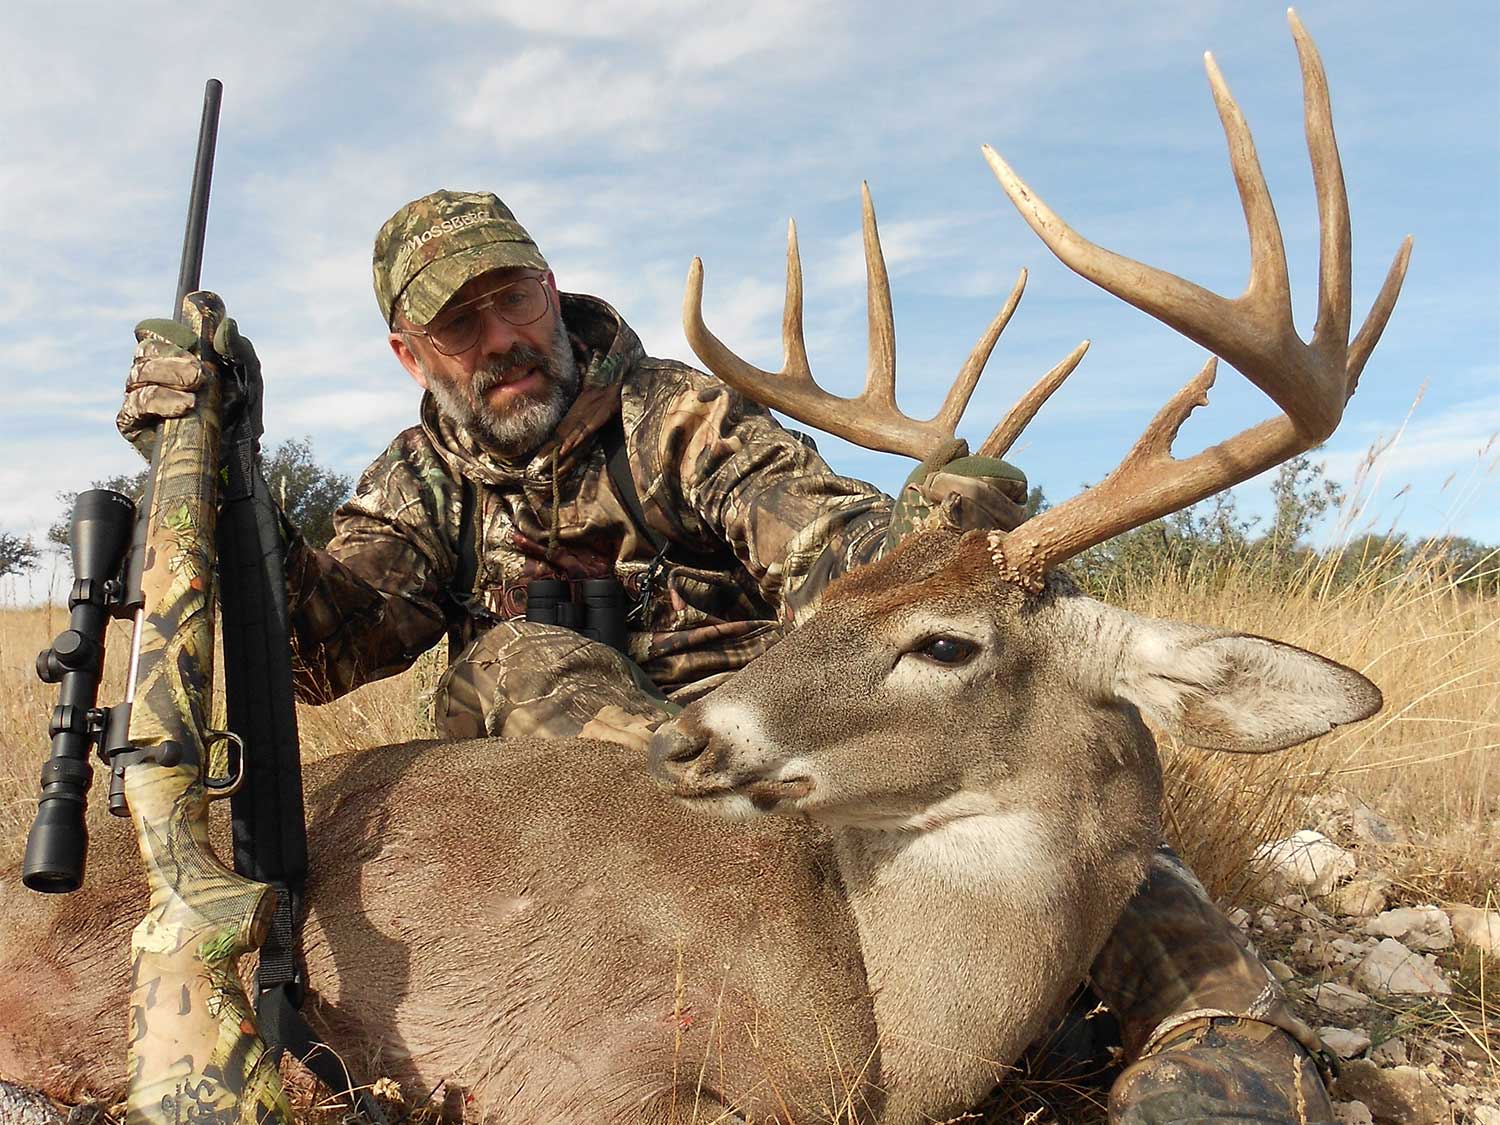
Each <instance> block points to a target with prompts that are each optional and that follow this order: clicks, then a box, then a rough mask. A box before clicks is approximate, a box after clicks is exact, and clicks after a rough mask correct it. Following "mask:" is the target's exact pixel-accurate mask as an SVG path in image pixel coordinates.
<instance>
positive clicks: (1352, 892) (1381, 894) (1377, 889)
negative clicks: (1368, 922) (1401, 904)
mask: <svg viewBox="0 0 1500 1125" xmlns="http://www.w3.org/2000/svg"><path fill="white" fill-rule="evenodd" d="M1390 888H1391V881H1390V880H1389V879H1388V878H1386V877H1385V876H1384V875H1370V876H1365V877H1362V878H1357V879H1350V880H1349V881H1348V882H1347V883H1345V884H1344V885H1343V886H1342V887H1338V888H1335V890H1334V891H1333V893H1332V894H1330V895H1329V896H1328V900H1327V901H1328V907H1329V909H1330V910H1332V911H1333V912H1334V913H1335V914H1339V915H1342V916H1343V917H1345V918H1368V917H1370V916H1371V915H1372V914H1379V913H1380V912H1381V911H1382V910H1384V909H1385V906H1386V903H1387V902H1388V901H1390Z"/></svg>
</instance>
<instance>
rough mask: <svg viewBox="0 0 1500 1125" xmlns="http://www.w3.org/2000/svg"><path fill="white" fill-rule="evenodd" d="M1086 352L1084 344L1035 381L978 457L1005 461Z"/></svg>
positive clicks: (997, 428) (991, 433)
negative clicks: (1018, 439)
mask: <svg viewBox="0 0 1500 1125" xmlns="http://www.w3.org/2000/svg"><path fill="white" fill-rule="evenodd" d="M1088 350H1089V342H1088V341H1087V340H1085V341H1083V343H1081V344H1079V345H1078V346H1077V347H1076V348H1074V349H1073V350H1072V351H1071V352H1069V353H1068V354H1067V355H1066V356H1065V357H1063V360H1062V362H1060V363H1059V364H1058V365H1057V366H1056V367H1054V368H1053V369H1052V370H1051V371H1049V372H1047V374H1045V375H1043V376H1042V377H1041V378H1040V379H1038V380H1037V381H1036V385H1035V386H1033V387H1032V388H1031V390H1029V391H1027V392H1026V393H1025V394H1024V395H1022V396H1021V397H1020V399H1019V400H1018V401H1017V402H1016V404H1015V405H1014V406H1012V407H1011V408H1010V410H1009V411H1008V412H1007V413H1006V415H1005V417H1004V418H1002V419H1000V424H999V425H998V426H996V427H995V428H994V429H993V430H991V431H990V436H989V437H987V438H985V439H984V444H982V445H981V446H980V447H979V456H981V457H1004V456H1005V455H1006V454H1007V453H1009V452H1010V447H1011V446H1013V445H1015V444H1016V439H1017V438H1018V437H1020V436H1021V432H1022V431H1023V430H1025V429H1026V427H1027V426H1029V425H1031V420H1032V419H1033V418H1034V417H1036V412H1037V411H1038V410H1040V409H1041V408H1042V404H1043V403H1045V402H1046V401H1047V400H1048V399H1049V398H1051V397H1052V392H1053V391H1055V390H1057V388H1058V387H1060V386H1062V385H1063V380H1064V379H1066V378H1067V377H1068V376H1069V375H1071V374H1073V370H1074V368H1076V367H1077V366H1078V365H1079V364H1080V363H1082V362H1083V357H1084V355H1085V354H1086V353H1087V352H1088Z"/></svg>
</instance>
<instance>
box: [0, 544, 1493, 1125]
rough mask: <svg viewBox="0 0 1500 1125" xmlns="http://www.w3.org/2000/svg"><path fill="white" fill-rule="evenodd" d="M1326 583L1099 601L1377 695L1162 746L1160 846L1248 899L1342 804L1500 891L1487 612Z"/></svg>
mask: <svg viewBox="0 0 1500 1125" xmlns="http://www.w3.org/2000/svg"><path fill="white" fill-rule="evenodd" d="M1331 574H1332V569H1331V566H1329V565H1328V564H1318V565H1311V566H1310V567H1309V568H1308V569H1306V570H1304V571H1303V572H1301V573H1299V574H1296V575H1294V576H1292V577H1291V578H1286V577H1282V578H1280V579H1272V578H1270V577H1268V576H1267V575H1266V574H1265V573H1264V572H1263V571H1259V570H1257V569H1255V568H1253V567H1251V566H1249V565H1248V564H1232V565H1231V566H1230V567H1228V568H1227V569H1223V568H1221V569H1219V570H1216V571H1213V572H1208V571H1202V572H1190V573H1188V574H1187V575H1180V574H1163V575H1161V576H1159V577H1158V578H1156V579H1155V580H1153V581H1151V582H1148V583H1145V584H1141V585H1137V586H1135V587H1133V588H1127V589H1120V590H1116V591H1112V592H1110V594H1109V600H1110V601H1112V602H1114V603H1115V604H1118V605H1121V606H1123V607H1125V608H1129V609H1132V610H1134V611H1137V612H1140V613H1145V614H1151V615H1154V616H1164V617H1177V618H1182V619H1186V620H1192V621H1198V622H1202V623H1205V624H1214V625H1219V626H1224V627H1228V628H1233V629H1239V630H1243V631H1246V632H1251V633H1257V634H1262V635H1265V636H1270V637H1275V638H1277V639H1280V640H1284V641H1288V642H1290V643H1293V644H1297V645H1301V646H1303V647H1306V648H1310V649H1313V650H1315V651H1317V652H1320V653H1322V654H1324V655H1327V656H1329V657H1331V658H1332V659H1335V660H1338V661H1341V662H1343V663H1346V664H1349V665H1351V666H1353V667H1355V668H1357V669H1359V670H1361V671H1362V672H1364V673H1365V674H1366V675H1368V676H1369V677H1370V678H1371V679H1373V680H1374V681H1375V682H1376V683H1377V684H1378V685H1379V686H1380V687H1381V689H1382V691H1383V692H1384V693H1385V707H1384V709H1383V711H1382V712H1381V713H1380V714H1379V715H1378V716H1377V717H1376V718H1374V719H1372V720H1370V721H1369V722H1366V723H1363V724H1359V725H1357V726H1355V727H1352V728H1349V729H1347V730H1343V731H1340V732H1337V733H1336V734H1334V735H1331V736H1330V737H1328V738H1325V739H1322V740H1320V741H1319V742H1317V743H1315V744H1311V745H1308V746H1302V747H1298V748H1295V749H1293V750H1289V751H1286V752H1284V753H1281V754H1276V755H1270V756H1266V757H1248V756H1233V755H1225V754H1206V753H1202V752H1198V751H1193V750H1188V749H1178V748H1175V747H1165V748H1164V749H1165V752H1166V760H1167V771H1168V775H1169V791H1170V807H1169V809H1168V823H1169V834H1170V836H1171V837H1172V838H1173V840H1174V842H1175V843H1176V844H1177V845H1178V846H1179V848H1180V849H1181V851H1182V852H1183V853H1184V855H1185V857H1186V858H1187V859H1188V861H1189V862H1190V864H1191V865H1192V866H1193V867H1194V868H1195V869H1196V870H1197V871H1198V872H1199V874H1200V875H1201V876H1202V877H1203V878H1204V880H1205V882H1206V883H1207V884H1208V885H1209V886H1210V888H1211V889H1212V890H1213V891H1214V892H1215V893H1216V894H1217V895H1218V896H1220V897H1221V898H1222V899H1224V900H1225V901H1226V902H1234V901H1239V900H1245V899H1253V898H1254V897H1255V895H1256V891H1257V888H1256V887H1255V886H1254V884H1253V883H1252V881H1251V880H1250V878H1249V877H1248V876H1247V874H1246V865H1245V860H1246V858H1247V856H1248V855H1249V854H1250V852H1251V851H1252V850H1253V849H1254V848H1255V847H1256V846H1257V845H1258V844H1260V843H1262V842H1264V841H1266V840H1268V839H1273V838H1277V837H1280V836H1283V835H1285V834H1287V833H1288V832H1290V831H1293V830H1295V829H1297V828H1300V827H1305V826H1306V824H1305V820H1306V811H1305V810H1306V798H1308V797H1311V796H1315V795H1318V794H1326V793H1329V792H1332V791H1335V790H1344V791H1347V792H1348V793H1351V794H1353V795H1354V796H1356V797H1358V798H1360V799H1362V800H1364V801H1366V802H1368V803H1369V804H1370V805H1372V806H1374V807H1375V808H1377V809H1379V810H1380V811H1381V812H1383V813H1384V814H1385V815H1386V816H1388V817H1389V818H1391V819H1392V820H1394V821H1396V822H1397V823H1399V824H1401V825H1402V826H1404V827H1405V828H1406V829H1407V830H1408V832H1409V833H1410V843H1409V844H1406V845H1403V846H1401V847H1399V848H1393V849H1390V850H1388V851H1387V852H1386V853H1385V854H1383V856H1382V862H1383V865H1384V867H1385V870H1386V873H1387V874H1389V875H1390V876H1391V877H1392V878H1393V879H1394V880H1395V881H1396V884H1397V886H1398V888H1400V890H1401V892H1402V893H1401V898H1402V899H1403V900H1405V901H1409V902H1440V903H1442V902H1449V903H1452V902H1471V903H1478V904H1483V903H1484V902H1485V901H1486V897H1487V895H1492V894H1493V893H1494V889H1495V888H1496V887H1497V886H1500V755H1497V754H1496V753H1495V750H1496V748H1497V746H1500V602H1497V601H1496V600H1495V599H1480V598H1476V597H1473V596H1470V595H1468V594H1466V593H1465V592H1463V591H1462V590H1460V589H1459V588H1457V587H1456V586H1455V584H1454V583H1453V582H1452V581H1451V578H1450V576H1448V575H1446V574H1445V573H1444V572H1443V571H1442V570H1441V568H1439V567H1438V566H1436V565H1435V564H1434V563H1433V561H1432V560H1431V559H1421V558H1419V559H1416V560H1414V561H1412V562H1410V563H1408V564H1406V565H1404V566H1402V567H1400V568H1398V569H1396V570H1395V571H1394V572H1393V571H1392V570H1391V569H1390V568H1388V567H1379V566H1371V567H1369V568H1367V569H1366V570H1365V571H1363V572H1362V576H1361V577H1360V578H1358V579H1357V580H1355V581H1354V582H1352V583H1349V584H1346V585H1341V586H1338V587H1335V586H1334V585H1333V584H1332V582H1331ZM66 622H67V614H66V611H65V610H61V609H58V608H50V609H48V608H42V609H10V610H0V693H3V696H0V840H3V841H4V843H3V845H0V853H8V854H14V853H15V850H17V849H18V848H19V845H20V841H21V839H22V838H23V837H24V834H25V831H26V829H27V827H28V826H29V824H30V819H31V816H32V814H33V812H34V809H35V803H34V801H35V792H36V777H37V771H38V769H39V767H40V764H41V762H42V760H43V758H44V756H45V753H46V748H47V738H46V733H45V728H46V723H47V716H48V714H49V713H50V711H51V708H52V706H53V704H54V702H55V689H54V688H52V687H50V686H47V685H43V684H41V683H39V682H38V681H37V679H36V677H35V675H34V673H33V671H32V662H33V660H34V658H35V654H36V652H37V651H38V650H39V649H40V648H42V647H43V646H44V645H45V644H47V643H48V642H49V641H50V639H51V637H52V636H53V635H54V634H55V633H56V632H57V631H59V630H61V629H63V628H65V627H66ZM128 642H129V637H128V633H127V631H126V630H125V628H124V627H123V626H120V625H116V626H114V627H112V630H111V634H110V637H109V659H108V662H107V665H108V667H107V674H106V679H105V684H104V688H103V691H102V693H101V698H102V700H103V701H109V700H113V699H118V698H119V696H120V694H121V690H122V687H123V683H122V681H123V672H122V668H123V664H124V658H125V653H126V650H127V649H128ZM440 669H441V662H440V658H439V657H438V656H433V657H431V658H429V659H426V660H424V661H423V662H422V663H420V664H419V665H418V666H417V667H416V668H414V669H413V670H412V671H410V672H408V673H406V674H405V675H403V676H399V677H395V678H393V679H391V680H388V681H385V682H383V683H379V684H374V685H371V686H369V687H367V688H364V689H362V690H361V691H358V692H355V693H353V694H352V695H350V696H348V697H346V698H345V699H343V700H340V701H338V702H337V703H335V704H332V705H330V706H328V707H324V708H304V709H303V710H302V712H301V721H302V731H303V741H304V746H305V752H306V753H307V754H308V755H309V756H322V755H324V754H328V753H334V752H341V751H344V750H348V749H356V748H360V747H367V746H376V745H383V744H387V743H394V742H402V741H406V740H409V739H412V738H419V737H426V736H428V735H430V733H431V727H430V715H429V711H428V706H427V701H428V700H429V699H430V693H431V689H432V687H433V685H434V683H435V681H436V678H437V675H438V673H439V672H440ZM94 800H96V801H97V800H102V794H101V793H98V792H96V793H95V794H94ZM122 829H123V826H122ZM1460 981H1461V982H1462V984H1463V990H1462V992H1463V993H1467V994H1468V995H1467V996H1464V995H1463V994H1462V993H1461V995H1460V997H1458V998H1456V1000H1457V1001H1459V1002H1458V1003H1455V1004H1453V1005H1450V1006H1449V1011H1447V1012H1444V1013H1434V1014H1433V1016H1432V1018H1433V1019H1434V1020H1441V1021H1444V1023H1443V1026H1445V1027H1447V1028H1449V1029H1450V1030H1451V1031H1453V1033H1454V1034H1455V1035H1467V1036H1469V1037H1471V1038H1473V1037H1475V1036H1478V1037H1480V1038H1479V1039H1476V1042H1482V1043H1483V1044H1484V1045H1485V1050H1486V1052H1490V1051H1491V1050H1492V1048H1493V1046H1494V1044H1495V1043H1496V1040H1495V1039H1494V1038H1492V1036H1493V1035H1495V1033H1496V1031H1497V1025H1500V1019H1497V1015H1496V1012H1495V1000H1494V996H1495V993H1496V987H1497V986H1496V982H1495V980H1494V979H1493V970H1489V971H1488V972H1486V971H1485V970H1484V969H1481V968H1480V967H1478V966H1477V965H1476V966H1464V967H1461V969H1460ZM1490 1057H1491V1058H1492V1059H1493V1057H1494V1055H1493V1054H1491V1055H1490ZM1099 1097H1100V1095H1099V1094H1098V1092H1097V1091H1089V1090H1083V1091H1080V1092H1078V1093H1075V1094H1069V1093H1068V1092H1067V1090H1066V1089H1057V1090H1053V1089H1050V1088H1049V1087H1048V1086H1047V1085H1046V1081H1045V1080H1042V1079H1039V1080H1038V1081H1037V1082H1035V1083H1022V1084H1020V1085H1018V1086H1015V1087H1014V1088H1013V1093H1011V1094H1008V1095H1006V1097H1005V1100H1004V1101H1003V1102H997V1103H996V1104H995V1105H994V1106H993V1107H992V1108H989V1109H988V1110H987V1111H985V1112H984V1115H983V1117H982V1118H974V1120H986V1121H990V1122H998V1121H1026V1120H1029V1121H1038V1122H1039V1121H1049V1120H1059V1119H1062V1120H1083V1119H1088V1118H1092V1117H1093V1116H1094V1114H1095V1113H1097V1112H1098V1110H1097V1105H1098V1099H1099ZM1059 1115H1061V1116H1059Z"/></svg>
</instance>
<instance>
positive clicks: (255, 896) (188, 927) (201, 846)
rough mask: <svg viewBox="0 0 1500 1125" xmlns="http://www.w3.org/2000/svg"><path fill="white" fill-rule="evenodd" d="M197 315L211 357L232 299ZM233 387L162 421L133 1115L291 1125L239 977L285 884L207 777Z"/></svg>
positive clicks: (132, 764) (149, 552)
mask: <svg viewBox="0 0 1500 1125" xmlns="http://www.w3.org/2000/svg"><path fill="white" fill-rule="evenodd" d="M183 312H184V314H185V317H186V319H187V322H188V324H189V326H190V327H192V328H193V329H195V331H196V332H197V334H198V338H199V349H200V354H202V355H205V356H211V355H212V354H213V351H212V344H211V342H210V341H211V340H212V337H213V331H214V328H215V326H216V324H217V321H218V319H219V318H220V317H222V315H223V309H222V305H220V303H219V301H218V298H216V297H214V296H213V295H212V294H207V293H193V294H190V295H189V296H188V297H187V298H186V299H185V300H184V303H183ZM221 397H222V392H221V387H220V382H219V379H218V376H217V372H215V373H214V374H213V375H211V376H210V377H209V378H208V380H207V382H206V385H205V386H204V388H203V389H202V390H200V391H199V392H198V395H197V402H196V405H195V407H194V409H193V411H192V412H191V413H190V414H188V415H186V416H185V417H183V418H179V419H169V420H167V421H164V422H163V423H162V424H161V426H160V428H159V430H158V437H157V447H156V453H155V456H154V457H153V458H152V473H151V477H152V487H151V490H150V502H149V507H148V508H147V509H146V511H145V512H144V513H143V519H144V520H145V521H146V552H145V567H144V571H143V573H142V577H141V592H142V594H143V596H144V603H143V606H142V609H141V616H140V620H139V623H138V626H137V637H136V640H135V642H134V645H135V649H134V651H133V653H132V683H133V686H134V698H133V701H132V706H131V712H130V726H129V742H130V749H129V750H127V751H125V752H124V753H123V754H121V755H117V756H116V757H115V758H114V759H113V761H112V765H113V767H114V769H113V772H114V782H115V785H116V787H117V788H118V789H119V790H120V791H122V792H123V796H124V799H125V802H126V804H128V806H129V810H130V818H131V821H132V823H133V824H134V826H135V830H136V837H137V840H138V842H139V844H140V849H141V855H142V858H143V859H144V860H145V863H146V871H147V878H148V881H149V885H150V890H151V898H150V905H149V907H148V910H147V913H146V917H145V918H143V919H142V920H141V922H140V924H139V925H138V926H137V927H136V928H135V931H134V934H133V936H132V940H131V952H132V963H133V969H132V977H131V979H132V992H131V1010H130V1024H131V1027H130V1051H129V1054H130V1064H129V1075H130V1091H129V1095H128V1102H127V1107H128V1108H127V1121H128V1122H129V1123H130V1125H137V1123H139V1125H147V1123H157V1122H160V1123H168V1122H170V1123H173V1125H177V1123H181V1122H188V1121H194V1122H209V1121H212V1122H223V1123H226V1125H227V1123H230V1122H242V1123H252V1122H253V1123H263V1122H289V1121H290V1120H291V1114H290V1111H289V1109H288V1107H287V1104H286V1101H285V1098H284V1096H283V1094H282V1090H281V1084H280V1079H279V1077H278V1074H277V1070H276V1067H275V1064H274V1063H273V1061H272V1060H271V1059H270V1057H269V1056H268V1055H267V1054H266V1048H265V1044H264V1042H263V1041H262V1040H261V1037H260V1034H259V1032H258V1031H257V1029H256V1025H255V1020H254V1017H253V1015H252V1014H251V1009H250V1005H249V1002H248V1000H247V999H246V997H245V993H244V991H243V989H242V988H241V986H240V983H239V978H238V975H237V973H236V964H237V962H238V960H239V958H240V956H241V955H242V954H244V953H247V952H249V951H251V950H253V949H255V948H257V947H258V946H259V945H260V943H261V941H262V940H263V939H264V937H265V932H266V928H267V926H268V925H269V923H270V919H271V915H272V912H273V911H274V908H275V894H274V892H273V891H272V890H271V888H269V887H267V886H265V885H264V884H262V883H255V882H252V881H250V880H248V879H245V878H242V877H241V876H239V875H236V874H234V873H233V872H232V871H230V870H228V869H227V868H225V867H224V866H223V864H222V863H220V861H219V859H218V857H217V856H216V855H215V854H214V852H213V849H212V847H211V846H210V844H209V839H208V801H209V799H210V796H211V795H213V796H227V795H228V793H229V791H230V790H231V789H232V786H231V785H228V784H226V785H223V786H218V785H211V784H209V783H207V782H206V780H205V771H206V763H207V752H208V747H209V745H210V743H211V742H212V740H213V734H214V732H212V731H211V730H210V727H209V722H210V716H211V706H212V689H213V667H214V663H213V658H214V581H213V577H214V528H215V523H216V518H217V504H218V476H219V472H218V466H219V426H220V419H219V413H220V405H221Z"/></svg>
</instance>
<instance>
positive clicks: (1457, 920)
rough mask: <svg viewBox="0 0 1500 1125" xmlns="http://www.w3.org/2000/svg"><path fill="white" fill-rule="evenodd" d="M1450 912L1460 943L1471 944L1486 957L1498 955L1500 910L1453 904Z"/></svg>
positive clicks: (1499, 953)
mask: <svg viewBox="0 0 1500 1125" xmlns="http://www.w3.org/2000/svg"><path fill="white" fill-rule="evenodd" d="M1451 914H1452V918H1453V933H1454V935H1455V936H1456V937H1457V938H1458V943H1459V944H1460V945H1472V946H1473V947H1474V948H1476V949H1478V950H1479V951H1480V952H1481V953H1483V954H1484V955H1485V956H1486V957H1500V911H1496V910H1480V909H1479V908H1478V907H1477V906H1455V907H1454V908H1453V910H1452V912H1451Z"/></svg>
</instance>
